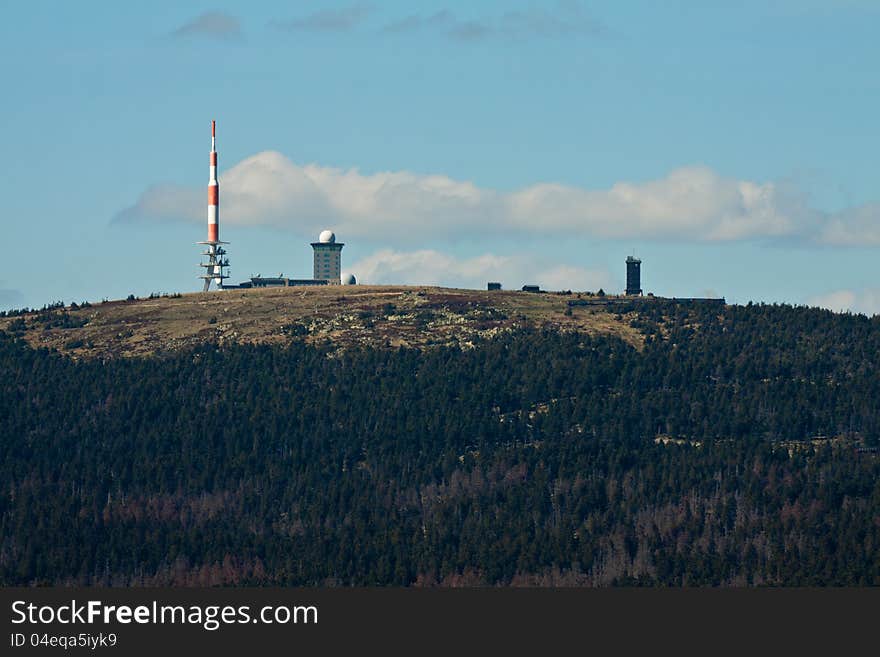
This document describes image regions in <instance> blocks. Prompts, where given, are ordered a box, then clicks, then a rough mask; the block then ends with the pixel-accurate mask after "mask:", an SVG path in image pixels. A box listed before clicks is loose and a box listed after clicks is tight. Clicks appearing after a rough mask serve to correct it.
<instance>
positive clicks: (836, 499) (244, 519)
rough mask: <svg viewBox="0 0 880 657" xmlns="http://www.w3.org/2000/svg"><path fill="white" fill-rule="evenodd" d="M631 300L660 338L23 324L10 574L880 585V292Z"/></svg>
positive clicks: (76, 579)
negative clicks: (419, 343) (464, 337)
mask: <svg viewBox="0 0 880 657" xmlns="http://www.w3.org/2000/svg"><path fill="white" fill-rule="evenodd" d="M630 310H633V308H629V309H627V308H626V307H622V308H621V307H618V308H614V309H612V310H609V312H614V313H624V314H625V315H626V316H627V317H630V316H631V317H632V323H633V325H634V326H636V327H637V328H638V329H639V330H640V331H641V332H642V333H643V334H644V335H645V336H646V337H645V343H644V346H643V347H642V348H636V347H634V346H632V345H630V344H628V343H625V342H623V341H621V340H620V339H618V338H615V337H613V336H610V335H608V336H602V335H598V336H588V335H585V334H579V333H565V332H559V331H555V330H543V331H542V330H530V331H526V330H523V331H519V332H512V333H508V334H503V335H501V336H499V337H495V338H493V339H491V340H486V341H484V342H482V343H479V344H477V345H475V347H474V348H469V349H459V348H446V347H444V348H435V349H426V350H424V351H418V350H413V349H390V348H362V349H358V348H351V349H345V350H339V349H337V348H335V347H334V345H332V344H327V345H326V346H308V345H306V344H305V343H304V342H301V341H299V339H298V338H293V339H292V341H291V342H290V343H289V344H287V345H285V346H248V345H238V346H222V347H218V346H217V345H211V344H204V345H202V346H200V347H198V348H195V349H190V350H188V351H181V352H177V353H173V354H165V355H162V356H161V357H155V358H144V359H109V360H104V361H102V360H98V359H93V360H88V359H84V360H81V361H74V360H71V359H69V358H67V357H65V356H62V355H60V354H58V353H55V352H50V351H46V350H35V349H33V348H31V347H29V346H27V345H26V344H25V343H24V342H23V341H22V340H21V339H19V338H16V337H15V335H14V334H12V333H4V334H2V335H0V483H2V495H0V583H2V584H3V585H47V584H70V585H117V586H143V585H145V586H152V585H173V586H201V585H319V586H351V585H425V586H432V585H441V586H456V585H577V586H608V585H640V586H643V585H644V586H682V585H685V586H760V585H783V586H791V585H797V586H804V585H808V586H813V585H876V584H880V453H878V451H877V447H878V444H880V360H878V358H880V357H878V354H880V318H878V317H875V318H873V319H868V318H866V317H864V316H851V315H835V314H832V313H830V312H826V311H821V310H816V309H807V308H799V307H791V306H767V305H749V306H728V307H725V308H718V307H708V306H706V307H703V306H698V305H695V306H687V305H682V304H672V303H663V302H660V301H657V302H655V303H650V304H649V303H642V304H639V306H638V312H637V313H631V314H627V313H628V311H630Z"/></svg>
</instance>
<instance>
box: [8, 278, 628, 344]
mask: <svg viewBox="0 0 880 657" xmlns="http://www.w3.org/2000/svg"><path fill="white" fill-rule="evenodd" d="M572 298H576V295H560V294H553V293H546V294H534V293H526V292H508V291H500V292H499V291H493V292H487V291H479V290H461V289H448V288H438V287H405V286H365V285H358V286H352V287H348V286H346V287H342V286H312V287H285V288H264V289H251V290H225V291H219V292H217V291H215V292H208V293H194V294H185V295H182V296H179V297H177V296H175V297H156V298H149V299H138V300H133V301H112V302H104V303H98V304H93V305H91V306H88V307H77V308H75V309H72V308H70V307H66V308H57V309H54V310H51V311H48V312H34V313H30V314H27V315H24V316H22V317H19V318H0V330H4V329H5V330H9V327H10V325H12V326H13V328H17V332H18V333H20V334H21V335H22V337H24V339H25V340H27V342H28V343H29V344H30V345H31V346H33V347H47V348H51V349H57V350H59V351H61V352H63V353H66V354H69V355H71V356H73V357H77V358H79V357H112V356H149V355H152V354H155V353H157V352H167V351H172V350H177V349H182V348H187V347H192V346H194V345H197V344H201V343H205V342H216V343H220V344H223V343H241V344H284V343H287V342H290V340H291V339H292V338H297V339H303V340H305V341H306V342H308V343H310V344H317V343H322V342H331V343H333V344H335V345H338V346H342V347H345V346H353V345H357V344H359V345H373V346H395V347H397V346H404V347H407V346H408V347H427V346H440V345H467V344H468V343H469V342H470V341H472V340H473V339H475V338H490V337H492V336H493V335H496V334H497V333H499V332H503V331H510V330H514V329H521V328H540V327H545V326H549V327H553V328H558V329H559V330H577V331H584V332H586V333H590V334H599V333H601V334H609V335H617V336H619V337H621V338H622V339H624V340H626V341H627V342H629V343H631V344H633V345H638V344H640V343H641V340H642V335H641V333H639V332H638V331H637V330H635V329H633V328H632V327H631V326H630V325H629V321H628V320H627V321H625V320H622V319H617V318H616V317H615V315H610V314H608V313H607V312H605V311H604V309H602V308H575V309H574V312H571V314H570V315H569V314H566V309H567V308H568V303H567V302H568V300H570V299H572ZM16 320H17V323H16V324H14V325H13V322H15V321H16Z"/></svg>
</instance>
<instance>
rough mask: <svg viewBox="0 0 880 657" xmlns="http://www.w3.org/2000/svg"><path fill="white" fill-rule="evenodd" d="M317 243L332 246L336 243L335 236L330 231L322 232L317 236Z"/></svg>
mask: <svg viewBox="0 0 880 657" xmlns="http://www.w3.org/2000/svg"><path fill="white" fill-rule="evenodd" d="M318 241H319V242H322V243H323V244H333V243H334V242H335V241H336V235H335V234H334V233H333V231H332V230H322V231H321V234H320V235H318Z"/></svg>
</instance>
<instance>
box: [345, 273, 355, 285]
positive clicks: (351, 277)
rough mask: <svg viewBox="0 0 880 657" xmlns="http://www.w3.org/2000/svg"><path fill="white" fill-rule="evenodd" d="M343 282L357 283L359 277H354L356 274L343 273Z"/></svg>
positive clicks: (347, 283) (346, 283) (348, 283)
mask: <svg viewBox="0 0 880 657" xmlns="http://www.w3.org/2000/svg"><path fill="white" fill-rule="evenodd" d="M342 284H343V285H357V279H356V278H355V277H354V274H343V275H342Z"/></svg>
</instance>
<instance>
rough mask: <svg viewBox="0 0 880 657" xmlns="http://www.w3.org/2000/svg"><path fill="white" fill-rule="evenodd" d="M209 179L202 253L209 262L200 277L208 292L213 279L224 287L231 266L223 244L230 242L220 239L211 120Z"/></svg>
mask: <svg viewBox="0 0 880 657" xmlns="http://www.w3.org/2000/svg"><path fill="white" fill-rule="evenodd" d="M210 171H211V173H210V177H209V179H208V239H207V241H205V242H199V244H204V245H206V246H207V247H208V248H207V249H205V251H203V252H202V255H204V256H207V257H208V261H207V262H203V263H200V264H201V266H202V267H204V268H205V273H204V274H203V275H202V276H200V277H199V278H203V279H204V280H205V289H204V291H205V292H207V291H208V290H209V289H210V287H211V281H214V283H215V284H216V285H217V289H218V290H219V289H223V281H224V279H227V278H229V276H228V274H227V273H226V271H225V270H226V268H227V267H229V260H228V259H227V258H225V257H224V256H225V255H226V249H224V248H223V246H222V245H223V244H229V242H221V241H220V182H219V181H218V180H217V124H216V122H215V121H211V169H210Z"/></svg>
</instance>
